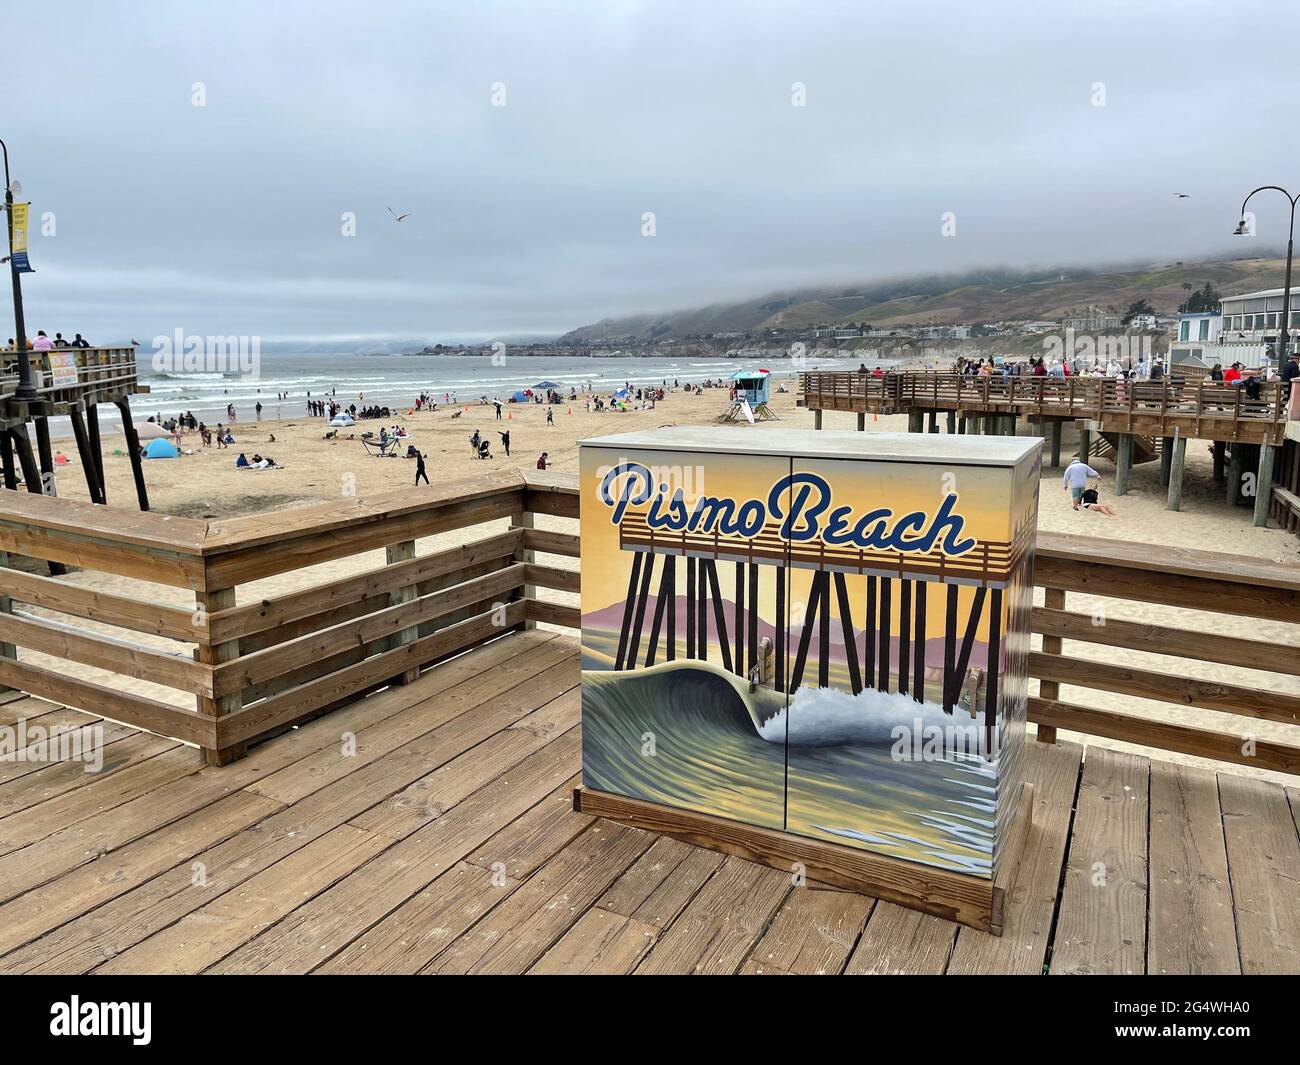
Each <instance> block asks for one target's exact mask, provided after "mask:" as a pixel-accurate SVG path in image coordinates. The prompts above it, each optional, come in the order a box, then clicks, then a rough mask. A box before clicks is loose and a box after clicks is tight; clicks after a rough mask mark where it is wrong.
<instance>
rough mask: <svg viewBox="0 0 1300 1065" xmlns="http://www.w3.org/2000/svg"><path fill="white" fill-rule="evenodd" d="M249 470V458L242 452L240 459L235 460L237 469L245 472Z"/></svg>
mask: <svg viewBox="0 0 1300 1065" xmlns="http://www.w3.org/2000/svg"><path fill="white" fill-rule="evenodd" d="M247 468H248V458H247V457H246V456H245V455H244V453H243V452H242V451H241V452H240V453H239V458H237V459H235V469H237V470H244V469H247Z"/></svg>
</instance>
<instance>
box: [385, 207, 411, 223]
mask: <svg viewBox="0 0 1300 1065" xmlns="http://www.w3.org/2000/svg"><path fill="white" fill-rule="evenodd" d="M388 213H389V214H391V215H392V216H393V221H394V222H400V221H401V220H402V219H403V218H410V217H411V212H410V211H403V212H402V213H401V214H398V213H397V212H396V211H394V210H393V209H392V208H391V207H390V208H388Z"/></svg>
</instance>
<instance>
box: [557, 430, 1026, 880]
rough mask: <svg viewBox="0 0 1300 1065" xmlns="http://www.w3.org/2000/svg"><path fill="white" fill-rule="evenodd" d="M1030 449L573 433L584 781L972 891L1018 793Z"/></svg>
mask: <svg viewBox="0 0 1300 1065" xmlns="http://www.w3.org/2000/svg"><path fill="white" fill-rule="evenodd" d="M1040 447H1041V441H1040V440H1038V439H1031V438H1016V437H985V436H937V435H926V434H903V433H899V434H867V433H854V432H808V431H796V430H779V429H774V430H763V431H748V432H745V431H743V430H742V431H737V430H736V429H735V428H725V427H718V428H674V429H661V430H656V431H651V432H640V433H629V434H625V435H620V436H608V437H600V438H596V439H592V440H587V441H584V442H583V443H582V445H581V474H580V476H581V483H580V496H581V525H582V667H583V675H582V680H583V683H582V725H583V743H582V747H583V788H584V789H589V790H590V791H591V792H593V793H599V794H605V795H613V796H622V797H625V798H627V799H630V800H636V801H638V802H641V803H648V804H655V805H654V808H655V809H656V810H658V809H660V808H663V809H667V810H670V811H686V812H689V813H691V814H695V815H706V816H707V817H709V818H719V819H724V820H725V821H728V822H736V823H739V824H744V825H752V826H757V827H758V828H761V829H764V830H770V831H771V832H774V833H782V834H784V838H793V839H797V840H805V841H817V842H818V843H821V844H826V845H831V846H833V847H836V848H849V849H852V850H855V851H864V852H871V853H873V854H878V855H880V856H883V857H886V858H889V859H894V860H898V861H903V862H907V863H915V864H917V865H923V866H928V867H937V868H939V869H943V870H947V871H951V872H953V873H957V874H962V875H964V876H967V877H974V878H978V879H991V878H993V877H994V875H995V873H996V870H997V865H998V860H999V856H1000V851H1001V848H1002V846H1003V843H1004V841H1005V839H1006V837H1007V835H1008V831H1009V825H1010V821H1011V818H1012V816H1013V813H1014V809H1015V807H1016V806H1017V804H1018V799H1019V796H1020V792H1021V789H1020V784H1021V777H1022V773H1023V760H1022V758H1021V747H1022V737H1023V733H1024V724H1025V707H1026V694H1027V693H1026V675H1027V662H1028V648H1029V611H1030V604H1031V593H1032V564H1033V547H1034V537H1035V529H1036V522H1037V509H1038V478H1039V462H1040V458H1039V453H1040ZM584 808H585V807H584ZM770 838H773V837H768V836H764V839H770ZM836 853H842V852H836ZM773 864H776V863H775V862H774V863H773Z"/></svg>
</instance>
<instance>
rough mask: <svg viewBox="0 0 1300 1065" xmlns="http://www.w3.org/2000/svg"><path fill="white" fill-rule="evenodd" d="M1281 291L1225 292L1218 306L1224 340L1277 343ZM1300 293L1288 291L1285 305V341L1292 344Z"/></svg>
mask: <svg viewBox="0 0 1300 1065" xmlns="http://www.w3.org/2000/svg"><path fill="white" fill-rule="evenodd" d="M1282 292H1283V290H1282V289H1280V288H1269V289H1263V290H1261V291H1259V292H1243V293H1242V294H1241V295H1239V296H1225V297H1224V298H1223V300H1222V301H1221V302H1220V304H1219V306H1220V309H1221V310H1222V312H1223V333H1222V336H1223V342H1224V344H1249V345H1257V344H1263V345H1265V346H1266V347H1270V348H1271V347H1273V346H1274V345H1275V344H1276V343H1277V334H1278V328H1279V326H1280V324H1281V323H1280V321H1279V319H1280V318H1281V317H1282ZM1298 304H1300V293H1298V292H1296V291H1294V290H1293V291H1292V293H1291V300H1290V304H1289V306H1288V311H1289V317H1290V321H1289V322H1288V323H1287V326H1288V329H1287V332H1288V334H1289V342H1290V344H1291V345H1292V346H1293V345H1294V344H1295V339H1296V337H1297V336H1300V309H1297V305H1298Z"/></svg>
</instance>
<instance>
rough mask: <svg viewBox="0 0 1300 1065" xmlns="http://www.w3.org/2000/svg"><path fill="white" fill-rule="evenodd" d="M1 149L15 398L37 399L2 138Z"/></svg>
mask: <svg viewBox="0 0 1300 1065" xmlns="http://www.w3.org/2000/svg"><path fill="white" fill-rule="evenodd" d="M0 151H3V152H4V162H5V216H6V219H7V222H8V227H9V279H10V283H11V284H12V286H13V292H14V343H16V344H17V345H18V388H17V389H16V390H15V391H14V398H15V399H36V398H37V393H36V383H35V382H34V381H33V380H32V362H31V358H30V357H29V356H28V354H27V326H26V324H25V323H24V322H23V285H22V279H21V277H20V276H19V273H18V264H17V263H16V262H14V191H13V186H12V183H11V182H10V180H9V146H8V145H7V144H5V142H4V141H3V140H0Z"/></svg>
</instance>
